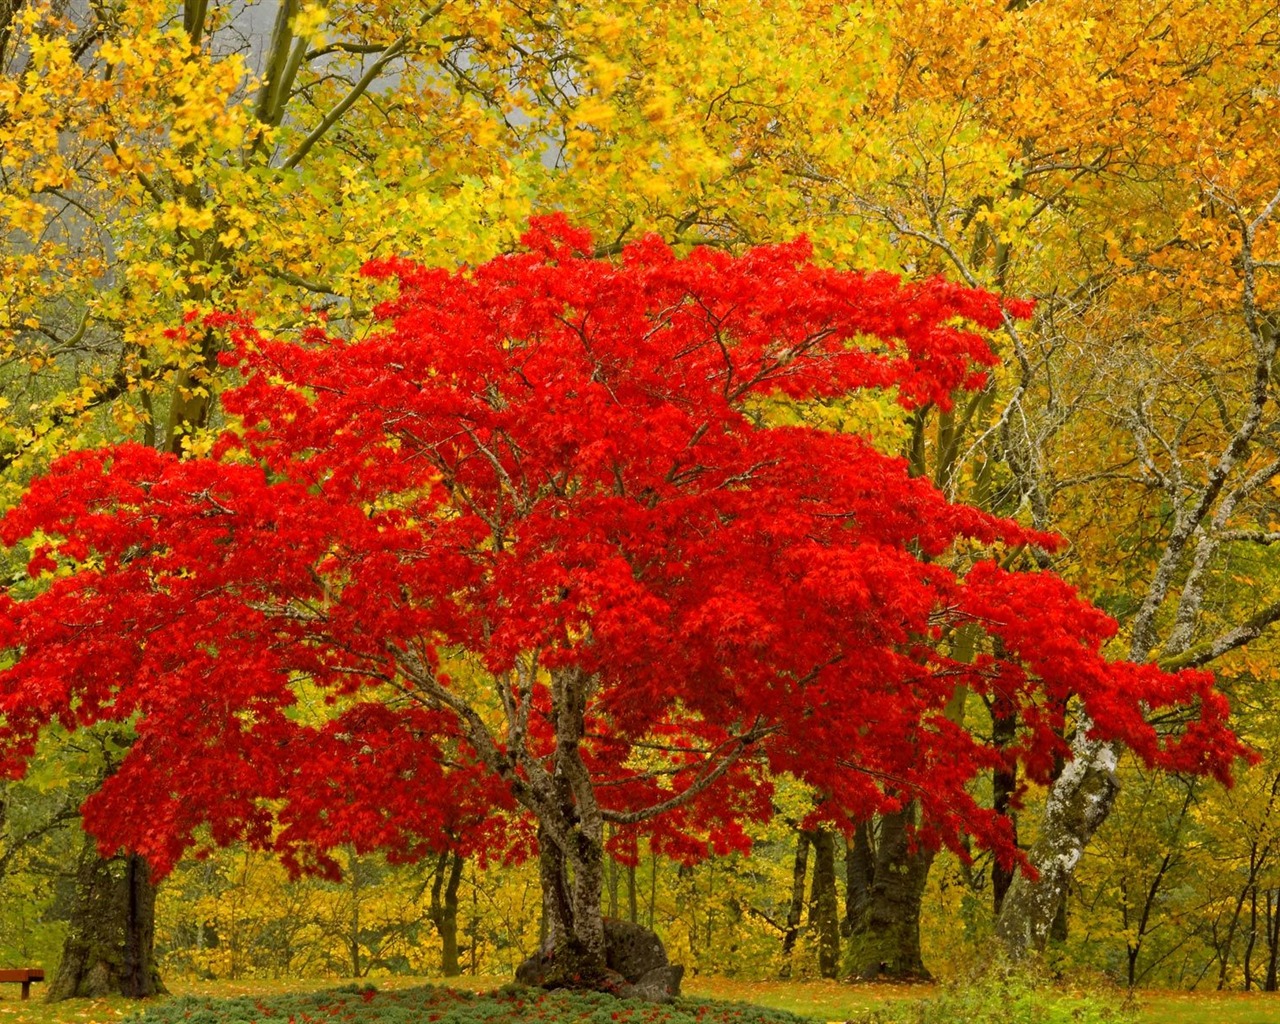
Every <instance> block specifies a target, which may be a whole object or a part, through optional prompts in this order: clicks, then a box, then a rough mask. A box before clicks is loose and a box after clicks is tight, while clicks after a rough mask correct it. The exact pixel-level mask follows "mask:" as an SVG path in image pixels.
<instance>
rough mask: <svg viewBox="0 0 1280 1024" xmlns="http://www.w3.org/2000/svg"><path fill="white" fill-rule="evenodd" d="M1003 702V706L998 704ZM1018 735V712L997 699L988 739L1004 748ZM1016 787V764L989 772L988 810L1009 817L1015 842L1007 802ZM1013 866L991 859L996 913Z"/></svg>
mask: <svg viewBox="0 0 1280 1024" xmlns="http://www.w3.org/2000/svg"><path fill="white" fill-rule="evenodd" d="M1001 704H1004V705H1005V706H1003V707H1002V706H1001ZM1017 734H1018V713H1017V711H1016V710H1014V709H1013V708H1012V707H1011V706H1008V705H1007V702H999V701H998V702H997V703H996V706H995V707H993V708H992V711H991V740H992V743H994V744H995V746H997V747H999V748H1000V749H1001V750H1005V749H1007V748H1008V747H1009V746H1010V745H1011V744H1012V743H1013V741H1014V740H1015V739H1016V738H1017ZM1017 788H1018V766H1017V763H1016V762H1014V763H1011V764H1010V765H1008V766H1007V767H1002V768H997V769H996V770H995V771H993V772H992V773H991V789H992V795H993V799H992V802H991V809H992V810H994V811H995V812H996V813H997V814H1002V815H1004V816H1005V817H1006V818H1008V819H1009V824H1010V825H1011V826H1012V827H1013V841H1014V842H1015V843H1016V842H1017V841H1018V817H1017V815H1016V814H1014V813H1013V811H1012V808H1011V804H1012V801H1013V795H1014V793H1015V792H1016V791H1017ZM1013 875H1014V868H1013V866H1012V865H1009V866H1008V867H1006V866H1005V865H1004V864H1002V863H1001V862H1000V859H999V858H995V859H993V861H992V864H991V898H992V901H993V906H994V911H995V914H996V915H997V916H999V914H1000V906H1001V904H1003V903H1004V896H1005V893H1007V892H1008V891H1009V886H1010V885H1011V884H1012V883H1013Z"/></svg>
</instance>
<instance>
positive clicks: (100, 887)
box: [47, 836, 167, 1002]
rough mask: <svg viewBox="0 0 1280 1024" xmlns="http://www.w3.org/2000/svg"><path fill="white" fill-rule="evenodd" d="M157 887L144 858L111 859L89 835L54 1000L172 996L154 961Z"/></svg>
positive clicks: (78, 872) (52, 992) (51, 993)
mask: <svg viewBox="0 0 1280 1024" xmlns="http://www.w3.org/2000/svg"><path fill="white" fill-rule="evenodd" d="M155 907H156V889H155V886H154V885H153V884H152V882H151V871H150V868H149V867H148V866H147V863H146V861H144V860H143V859H142V858H141V857H139V856H137V855H134V854H129V855H126V856H121V857H113V858H111V859H110V860H106V859H104V858H102V857H100V856H99V855H98V847H97V843H96V842H95V841H94V839H93V838H92V837H91V836H85V842H84V847H83V848H82V850H81V852H80V861H79V864H78V866H77V870H76V888H75V896H74V902H73V903H72V908H71V920H70V923H69V928H68V932H67V939H66V942H65V943H64V945H63V948H62V960H61V962H60V963H59V965H58V973H57V974H56V975H55V976H54V979H53V982H52V984H51V985H50V986H49V993H48V997H47V998H48V999H49V1000H50V1001H51V1002H52V1001H56V1000H60V999H72V998H99V997H102V996H108V995H122V996H128V997H130V998H133V999H140V998H144V997H146V996H154V995H159V994H161V993H164V992H166V991H167V990H166V989H165V987H164V984H163V983H162V982H161V981H160V972H159V970H158V969H157V968H156V963H155V959H154V945H155Z"/></svg>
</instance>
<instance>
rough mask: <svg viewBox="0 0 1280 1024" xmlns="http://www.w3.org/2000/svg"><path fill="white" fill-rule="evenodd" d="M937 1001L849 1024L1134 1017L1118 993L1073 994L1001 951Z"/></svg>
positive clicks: (1062, 1023) (1088, 1021)
mask: <svg viewBox="0 0 1280 1024" xmlns="http://www.w3.org/2000/svg"><path fill="white" fill-rule="evenodd" d="M993 956H994V958H993V959H992V960H988V961H987V962H986V963H984V964H983V966H982V967H980V968H978V969H976V970H972V971H970V972H969V973H967V974H966V975H964V976H962V977H960V978H957V979H955V980H954V981H953V982H952V983H950V984H948V985H947V986H946V987H945V988H943V989H942V990H941V991H940V992H939V993H938V994H937V995H936V996H932V997H926V998H924V999H918V1000H917V999H911V1000H903V1001H902V1002H900V1003H895V1004H892V1005H890V1006H887V1007H885V1008H883V1009H879V1010H874V1011H872V1012H871V1013H869V1014H867V1015H865V1016H861V1017H856V1018H854V1020H853V1021H851V1022H850V1024H959V1022H961V1021H963V1022H964V1024H1128V1022H1131V1021H1133V1020H1134V1017H1135V1014H1134V1012H1133V1010H1132V1009H1130V1008H1129V1007H1127V1006H1126V1005H1125V1003H1124V1001H1123V999H1122V997H1121V995H1120V994H1119V993H1118V992H1110V993H1105V992H1104V993H1084V992H1079V991H1074V992H1073V991H1071V989H1069V988H1067V987H1065V986H1062V985H1060V984H1058V983H1056V982H1054V981H1052V980H1050V978H1049V977H1048V975H1047V973H1046V972H1045V971H1044V970H1043V969H1042V968H1041V967H1040V966H1039V965H1037V964H1034V963H1031V964H1028V963H1022V964H1018V965H1013V964H1010V963H1009V962H1007V961H1006V960H1005V959H1004V958H1003V957H1002V956H1001V955H1000V953H999V952H998V951H993Z"/></svg>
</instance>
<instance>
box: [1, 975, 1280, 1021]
mask: <svg viewBox="0 0 1280 1024" xmlns="http://www.w3.org/2000/svg"><path fill="white" fill-rule="evenodd" d="M506 980H507V979H505V978H459V979H454V980H453V981H452V982H450V984H451V985H453V986H454V987H457V988H460V989H466V990H470V991H476V992H483V991H490V990H492V989H494V988H496V987H499V986H500V985H502V984H504V983H505V982H506ZM426 981H427V979H421V978H380V979H376V981H375V984H376V985H377V987H378V989H379V991H381V992H398V991H402V990H404V989H409V988H414V987H416V986H419V985H422V984H424V982H426ZM430 983H432V984H440V981H439V980H438V979H433V980H431V981H430ZM338 984H340V983H339V982H331V981H316V980H310V981H286V982H271V981H258V980H253V981H245V982H182V981H175V982H171V983H170V987H171V988H172V989H173V990H174V993H175V995H178V996H183V995H191V996H206V997H215V998H228V999H230V998H237V997H246V996H247V997H269V996H279V995H287V994H291V993H307V992H313V991H316V990H318V989H329V988H332V987H334V986H336V985H338ZM36 991H37V992H38V991H39V986H36ZM930 991H931V990H930V989H929V988H927V987H902V986H884V985H860V986H850V985H840V984H837V983H835V982H794V983H783V982H744V981H731V980H728V979H724V978H692V979H690V980H689V982H688V983H687V984H686V985H685V992H686V994H687V995H689V996H691V997H693V998H696V999H714V1000H723V1001H728V1002H732V1003H752V1004H755V1005H758V1006H764V1007H770V1008H772V1009H776V1010H784V1011H789V1012H790V1013H794V1014H800V1015H802V1016H805V1017H810V1018H813V1019H816V1020H821V1021H843V1020H847V1019H849V1018H850V1017H852V1016H855V1015H856V1014H858V1013H862V1012H865V1011H867V1010H870V1009H873V1008H875V1007H876V1006H879V1005H883V1004H884V1002H886V1001H887V1000H896V999H905V998H911V997H919V996H922V995H926V994H928V993H929V992H930ZM136 1009H137V1004H136V1003H131V1002H129V1001H127V1000H123V999H105V1000H83V1001H82V1000H76V1001H71V1002H66V1003H61V1004H58V1005H55V1006H49V1005H46V1004H45V1003H44V1002H42V1001H41V1000H40V999H39V998H33V999H32V1000H31V1001H30V1002H28V1003H23V1002H21V1001H20V1000H19V999H18V986H16V985H0V1024H111V1022H113V1021H117V1020H120V1019H121V1018H123V1017H126V1016H128V1015H130V1014H131V1013H133V1012H134V1011H136ZM543 1019H545V1017H544V1018H543ZM1137 1021H1138V1022H1139V1024H1280V996H1276V995H1263V994H1254V995H1242V994H1238V993H1231V994H1226V995H1218V994H1216V993H1211V994H1199V993H1196V994H1188V993H1183V992H1176V993H1174V992H1150V993H1145V994H1144V995H1143V996H1142V998H1141V999H1140V1000H1139V1013H1138V1017H1137ZM957 1024H961V1022H957Z"/></svg>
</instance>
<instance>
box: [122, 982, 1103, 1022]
mask: <svg viewBox="0 0 1280 1024" xmlns="http://www.w3.org/2000/svg"><path fill="white" fill-rule="evenodd" d="M334 1020H359V1021H361V1024H417V1022H419V1021H433V1022H435V1024H532V1022H545V1024H562V1022H563V1024H615V1022H616V1024H806V1022H807V1020H808V1019H807V1018H805V1017H798V1016H796V1015H795V1014H791V1013H786V1012H785V1011H782V1010H768V1009H765V1008H764V1007H761V1006H747V1005H743V1004H738V1003H720V1002H704V1001H698V1000H691V999H682V1000H679V1001H678V1002H676V1003H675V1004H674V1005H671V1006H654V1005H653V1004H652V1003H645V1002H641V1001H639V1000H627V1001H619V1000H617V999H614V998H612V997H610V996H607V995H603V994H601V993H592V992H585V993H583V992H579V993H570V992H565V991H560V992H543V991H541V990H539V989H529V988H522V987H519V986H511V987H508V988H505V989H502V990H500V991H498V992H495V993H493V994H491V995H475V994H474V993H471V992H464V991H459V990H457V989H449V988H433V987H431V986H423V987H421V988H410V989H401V990H399V991H389V992H380V991H378V990H377V989H376V988H375V987H373V986H358V985H350V986H346V987H344V988H340V989H333V990H330V991H327V992H315V993H309V994H305V995H280V996H267V997H262V998H252V997H242V998H238V999H210V998H201V997H192V996H188V997H185V998H182V999H174V1000H170V1001H169V1002H166V1003H164V1004H163V1005H160V1006H156V1007H153V1008H149V1009H147V1010H145V1011H144V1012H142V1013H140V1014H138V1015H137V1016H136V1017H133V1018H131V1021H132V1024H240V1022H242V1021H255V1022H266V1021H280V1022H281V1024H285V1022H292V1024H327V1022H329V1021H334ZM1090 1024H1092V1022H1090Z"/></svg>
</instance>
